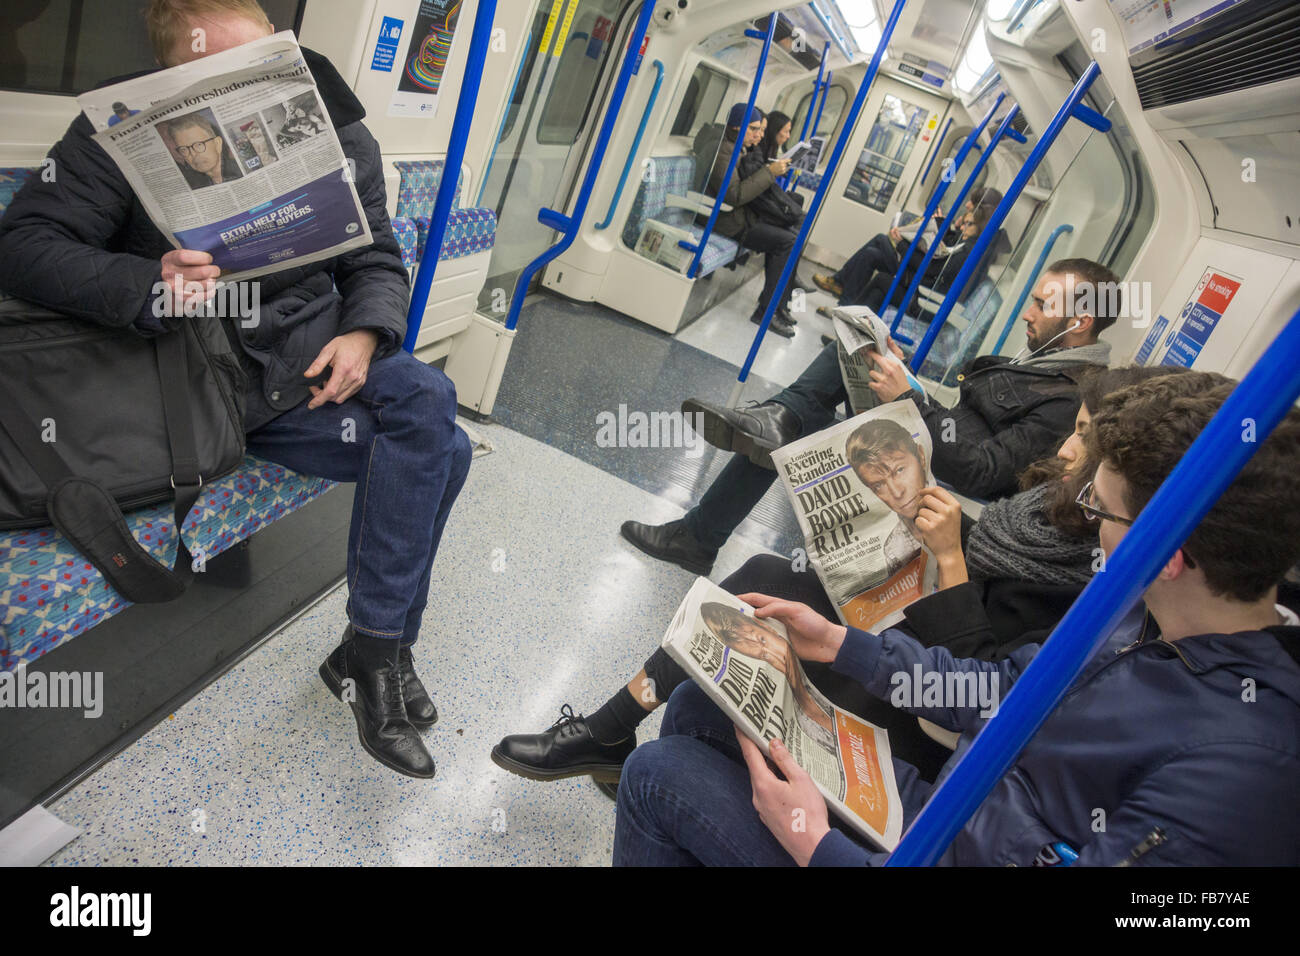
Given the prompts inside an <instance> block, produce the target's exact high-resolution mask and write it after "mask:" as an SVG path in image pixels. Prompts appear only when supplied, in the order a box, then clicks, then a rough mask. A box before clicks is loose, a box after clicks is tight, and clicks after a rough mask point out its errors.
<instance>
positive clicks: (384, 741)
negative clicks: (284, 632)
mask: <svg viewBox="0 0 1300 956" xmlns="http://www.w3.org/2000/svg"><path fill="white" fill-rule="evenodd" d="M349 631H350V629H349ZM399 657H400V655H399ZM320 677H321V680H323V681H324V682H325V686H326V687H328V688H329V689H330V693H332V694H333V695H334V696H335V697H337V698H339V700H344V701H345V702H346V703H347V704H349V705H350V706H351V707H352V716H353V717H355V718H356V721H357V736H358V737H360V739H361V746H362V747H364V748H365V749H366V752H367V753H368V754H370V756H372V757H374V758H375V759H376V760H378V761H379V762H380V763H382V764H383V765H384V766H385V767H388V768H390V769H392V770H396V771H397V772H398V773H404V774H406V775H407V776H408V777H422V778H428V777H432V776H433V772H434V765H433V758H432V757H431V756H429V751H428V750H426V749H425V747H424V741H422V740H421V739H420V734H419V732H418V731H417V730H416V729H415V726H414V725H413V724H412V723H411V721H410V720H409V719H408V718H407V716H406V706H405V702H404V701H403V698H402V674H401V669H400V667H394V666H392V664H384V665H381V666H378V667H370V666H367V665H366V663H365V662H364V661H363V660H362V659H361V655H360V653H359V652H358V650H357V647H356V642H355V641H350V640H348V639H347V637H346V636H345V637H344V640H343V643H342V644H340V645H339V646H338V647H336V648H335V649H334V650H333V651H332V652H331V653H330V655H329V657H327V658H325V661H324V663H322V664H321V666H320ZM349 679H350V681H351V683H350V684H348V685H347V686H346V691H347V692H346V694H345V684H344V682H345V681H348V680H349Z"/></svg>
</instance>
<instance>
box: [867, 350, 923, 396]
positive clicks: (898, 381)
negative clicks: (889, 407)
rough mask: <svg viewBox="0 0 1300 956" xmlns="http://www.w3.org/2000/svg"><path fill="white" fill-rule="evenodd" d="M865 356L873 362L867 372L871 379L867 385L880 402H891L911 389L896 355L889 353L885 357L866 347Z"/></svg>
mask: <svg viewBox="0 0 1300 956" xmlns="http://www.w3.org/2000/svg"><path fill="white" fill-rule="evenodd" d="M890 342H891V344H892V342H893V340H892V339H891V340H890ZM894 348H897V346H894ZM867 357H868V358H870V359H871V360H872V361H873V362H874V363H875V367H874V368H872V369H871V371H870V372H869V373H868V375H869V376H870V378H871V381H870V382H868V383H867V385H868V386H869V387H870V388H871V390H872V391H873V392H875V393H876V397H877V398H879V399H880V400H881V401H882V402H892V401H894V400H895V399H897V398H902V397H903V396H904V395H906V394H907V393H908V392H910V391H911V390H912V385H911V383H910V382H908V380H907V372H906V371H904V369H903V363H902V361H901V360H897V361H896V356H894V355H890V356H889V358H886V357H885V356H883V355H881V354H880V353H879V352H877V351H876V350H875V349H867Z"/></svg>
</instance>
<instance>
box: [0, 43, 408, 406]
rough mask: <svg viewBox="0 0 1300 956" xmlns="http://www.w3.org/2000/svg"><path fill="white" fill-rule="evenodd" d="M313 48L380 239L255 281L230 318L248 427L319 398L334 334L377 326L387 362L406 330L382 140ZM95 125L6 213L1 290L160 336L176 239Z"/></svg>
mask: <svg viewBox="0 0 1300 956" xmlns="http://www.w3.org/2000/svg"><path fill="white" fill-rule="evenodd" d="M303 53H304V55H305V56H306V59H307V64H308V66H309V67H310V68H311V72H312V76H313V77H314V78H315V80H316V85H317V87H318V89H319V90H320V93H321V97H322V98H323V99H324V101H325V106H326V108H327V109H328V111H329V114H330V119H331V121H332V122H333V124H334V127H335V130H336V131H337V134H338V138H339V142H340V143H341V144H342V146H343V152H344V154H345V155H347V156H348V157H350V158H351V159H353V160H354V161H355V162H356V186H357V192H358V194H359V195H360V197H361V201H362V203H363V204H364V206H365V209H366V218H367V219H368V221H369V223H370V232H371V234H372V235H373V236H374V242H373V244H371V245H369V246H365V247H363V248H360V249H353V250H351V251H349V252H347V253H344V254H343V255H341V256H336V257H335V258H333V259H325V260H321V261H319V262H314V263H311V264H310V265H306V266H302V267H299V268H291V269H286V270H284V271H282V272H275V273H272V274H270V275H264V276H261V277H259V278H257V279H254V280H251V281H254V282H258V283H260V289H259V293H260V300H261V305H260V309H259V313H258V315H257V321H256V322H253V321H251V320H250V321H248V322H243V321H239V320H235V321H230V322H226V323H225V325H226V329H227V334H228V335H230V337H231V338H232V340H235V341H236V342H237V350H238V351H241V352H242V357H243V365H244V369H245V371H246V372H248V373H249V394H248V403H247V413H246V414H245V417H244V425H245V428H246V429H247V430H248V431H252V430H254V429H256V428H258V427H259V426H261V425H263V424H265V423H266V422H268V421H270V420H271V419H273V418H275V417H276V416H277V415H279V414H281V413H283V412H286V411H288V410H289V409H291V408H293V407H294V406H296V405H298V404H299V403H301V402H302V401H304V400H306V399H307V398H309V397H310V391H309V389H308V385H309V384H311V383H310V382H308V381H307V380H304V379H303V377H302V373H303V372H304V371H305V370H306V368H307V366H309V365H310V364H311V362H312V360H313V359H315V358H316V356H317V355H318V354H319V353H320V350H321V348H322V347H323V346H324V345H325V343H327V342H328V341H329V340H330V339H332V338H333V337H335V336H336V335H340V334H342V333H345V332H351V331H355V330H357V329H374V330H376V331H378V332H379V333H380V343H379V348H378V350H377V351H376V352H375V356H374V358H375V359H379V358H383V357H384V356H386V355H389V354H392V353H393V352H395V351H397V349H398V348H400V346H401V342H402V337H403V336H404V335H405V332H406V307H407V300H408V297H409V280H408V278H407V274H406V269H405V268H404V267H403V266H402V256H401V250H400V248H399V247H398V245H397V240H396V239H395V238H394V237H393V230H392V226H391V225H390V223H389V221H388V213H387V210H386V208H385V207H386V205H387V199H386V196H385V193H384V178H383V167H382V163H381V161H380V155H379V144H378V143H377V142H376V141H375V138H374V137H373V136H371V135H370V132H369V131H368V130H367V129H366V128H365V126H363V125H362V124H361V119H362V118H363V117H364V116H365V109H364V108H363V107H362V105H361V103H360V102H359V101H358V100H357V98H356V97H355V96H354V95H353V93H352V91H351V89H349V88H348V85H347V83H346V82H344V80H343V78H342V77H341V76H339V74H338V71H337V70H335V69H334V67H333V65H332V64H331V63H330V62H329V61H328V60H327V59H325V58H324V57H323V56H321V55H320V54H318V53H315V52H313V51H311V50H304V51H303ZM112 82H117V81H112ZM92 133H93V127H92V126H91V124H90V122H89V120H87V119H86V118H85V116H84V115H83V116H78V117H77V119H76V120H75V121H74V122H73V123H72V125H71V126H70V127H69V128H68V131H67V132H66V133H65V134H64V135H63V138H62V139H61V140H60V141H59V142H58V143H56V144H55V146H54V148H53V149H51V150H50V153H49V158H50V159H52V160H54V164H53V166H52V167H51V168H52V170H53V178H52V180H51V181H48V182H47V181H45V179H46V177H44V176H33V177H32V178H31V179H30V180H29V181H28V183H27V185H26V186H24V187H23V189H22V190H20V191H19V193H18V194H17V195H16V196H15V197H14V199H13V201H12V202H11V203H10V205H9V208H8V210H7V211H6V213H5V215H4V218H3V219H0V290H3V291H4V292H7V293H9V294H11V295H15V296H19V297H21V298H24V299H28V300H30V301H32V302H37V303H40V304H41V305H44V306H46V307H48V308H52V309H57V310H58V311H60V312H64V313H67V314H70V315H75V316H77V317H79V318H83V319H87V320H89V321H93V322H98V323H102V324H104V325H111V326H116V327H126V326H130V327H132V328H135V329H136V330H137V331H139V332H140V333H141V334H142V335H147V334H151V331H152V332H156V331H159V330H160V329H159V326H158V324H157V321H156V320H154V319H153V318H152V315H151V314H150V307H151V305H152V302H153V286H154V284H155V283H156V282H157V281H159V278H160V275H159V264H158V260H159V259H160V258H162V255H163V253H165V252H167V251H168V250H169V249H170V248H172V247H171V244H170V243H169V242H168V241H167V240H166V239H165V238H163V235H162V233H160V232H159V231H158V229H157V228H156V227H155V226H154V224H153V222H152V221H151V220H150V219H149V216H148V214H147V213H146V212H145V210H144V207H143V206H142V205H141V204H140V200H139V199H138V198H137V197H136V195H135V193H134V192H133V191H132V190H131V187H130V186H129V185H128V184H127V181H126V178H125V177H124V176H123V175H122V173H121V171H120V170H118V168H117V166H116V164H115V163H114V162H113V161H112V160H111V159H109V157H108V154H107V153H105V152H104V150H103V149H102V148H100V146H99V145H98V144H97V143H95V142H94V140H92V139H91V134H92ZM243 301H245V302H248V301H250V297H249V296H247V295H246V294H245V295H244V298H243ZM245 326H247V327H245ZM326 376H328V370H327V371H326ZM313 381H317V382H319V381H321V379H318V380H313Z"/></svg>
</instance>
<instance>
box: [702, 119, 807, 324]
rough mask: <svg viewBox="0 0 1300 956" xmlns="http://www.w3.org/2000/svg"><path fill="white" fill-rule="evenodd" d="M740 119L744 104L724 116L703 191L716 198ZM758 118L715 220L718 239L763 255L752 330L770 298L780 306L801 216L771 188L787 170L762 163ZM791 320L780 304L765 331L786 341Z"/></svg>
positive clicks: (785, 164) (785, 163)
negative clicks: (724, 206) (726, 207)
mask: <svg viewBox="0 0 1300 956" xmlns="http://www.w3.org/2000/svg"><path fill="white" fill-rule="evenodd" d="M744 118H745V104H744V103H737V104H735V105H734V106H733V107H732V108H731V112H730V113H728V114H727V132H726V135H725V136H724V137H723V139H722V145H721V146H720V147H719V149H718V155H717V158H716V159H715V160H714V163H713V171H712V173H711V174H710V175H709V185H708V189H707V190H706V191H707V192H708V193H709V195H711V196H716V195H717V194H718V189H719V188H720V187H721V185H722V180H723V177H724V176H725V175H726V172H727V165H728V163H730V162H731V153H732V150H733V149H734V148H735V144H736V138H737V137H738V136H740V123H741V121H742V120H743V119H744ZM763 129H764V127H763V113H762V111H761V110H759V109H758V108H757V107H755V108H754V111H753V113H752V114H751V115H750V118H749V129H748V131H747V132H746V133H745V138H744V142H743V144H742V152H741V154H740V159H739V160H738V161H737V163H736V169H735V171H734V172H733V173H732V176H731V181H730V182H729V183H728V184H727V192H726V195H724V196H723V202H725V203H727V204H728V205H730V206H731V207H732V208H731V210H730V211H725V212H722V213H720V214H719V215H718V219H717V222H716V223H714V229H715V230H716V231H717V232H718V233H719V234H720V235H723V236H727V237H728V238H730V239H735V240H736V242H738V243H740V245H742V246H744V247H746V248H748V249H753V250H754V251H756V252H761V253H763V276H764V278H763V291H762V292H761V293H759V296H758V305H757V306H756V307H755V309H754V313H753V315H751V316H750V321H751V322H753V323H754V324H755V325H758V324H760V323H761V322H762V319H763V312H764V311H765V310H766V309H767V303H768V302H769V301H770V300H771V298H772V296H776V297H777V299H778V300H784V298H785V296H784V292H783V291H782V290H778V289H777V287H776V284H777V281H778V280H779V279H780V278H781V272H782V270H783V269H785V262H786V259H787V258H788V257H789V255H790V250H791V249H792V248H794V240H795V234H796V231H797V230H798V228H799V223H800V222H801V221H802V219H803V213H802V212H801V211H800V210H799V207H798V205H797V204H796V203H794V201H793V200H791V199H790V198H789V195H788V194H787V193H786V192H785V191H784V190H782V189H781V188H780V187H778V186H777V185H776V178H777V177H778V176H783V175H785V173H786V172H787V171H788V170H789V168H790V161H789V160H787V159H776V160H772V161H771V162H767V161H765V160H764V159H763V156H762V153H761V152H760V150H759V144H760V142H761V140H762V138H763ZM794 326H795V318H794V316H792V315H791V314H790V310H789V308H787V307H786V304H785V302H784V301H782V302H781V305H779V306H778V307H777V310H776V312H775V314H774V315H773V316H772V322H771V324H770V325H769V328H771V329H772V331H774V332H776V334H777V335H781V336H784V337H785V338H792V337H793V336H794Z"/></svg>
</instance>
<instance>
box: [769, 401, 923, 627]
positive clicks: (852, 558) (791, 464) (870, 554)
mask: <svg viewBox="0 0 1300 956" xmlns="http://www.w3.org/2000/svg"><path fill="white" fill-rule="evenodd" d="M932 449H933V443H932V442H931V440H930V431H929V429H928V428H926V427H925V422H924V421H923V420H922V419H921V414H920V412H918V411H917V409H916V404H915V403H914V402H912V401H911V400H910V399H908V400H906V401H899V402H890V403H889V404H887V405H881V406H879V407H877V408H874V409H872V410H871V411H868V412H864V413H862V414H861V415H858V416H856V417H854V418H850V419H849V420H848V421H844V422H838V423H836V424H835V425H832V426H831V427H830V428H827V429H824V430H823V431H820V432H817V433H816V434H813V435H809V436H808V437H806V438H802V439H800V440H799V441H795V442H791V443H790V444H788V445H786V446H784V447H783V448H778V449H777V450H776V451H774V452H772V463H773V464H774V465H775V466H776V472H777V474H778V475H780V476H781V481H782V482H783V483H784V485H785V490H786V494H787V495H788V496H789V498H790V503H791V504H792V505H793V506H794V513H795V517H796V518H797V519H798V521H799V529H800V530H801V531H802V532H803V536H804V542H805V544H806V547H807V551H808V561H809V563H810V564H812V566H813V568H814V570H816V572H817V576H818V577H820V578H821V581H822V585H823V587H825V588H826V593H827V595H829V597H830V599H831V602H832V603H833V604H834V605H835V607H836V609H837V610H838V611H839V615H840V620H841V621H843V622H844V623H845V624H848V625H851V626H852V627H857V628H861V629H862V630H867V631H880V630H882V629H884V628H886V627H889V626H890V625H892V624H896V623H898V622H899V621H900V620H902V618H903V609H904V608H905V607H907V606H908V605H909V604H911V603H912V602H913V601H916V600H917V599H919V598H921V597H924V596H925V595H927V594H931V593H933V592H934V590H935V588H936V587H937V585H938V578H939V569H938V564H937V562H936V561H935V558H934V555H933V554H931V553H930V551H929V550H928V549H927V548H925V547H924V546H923V545H922V543H921V535H920V533H919V532H918V531H917V529H916V525H915V523H914V522H915V521H916V515H917V512H918V511H919V510H920V507H921V489H922V488H926V487H929V486H931V485H933V484H934V476H933V475H932V474H931V472H930V454H931V451H932Z"/></svg>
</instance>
